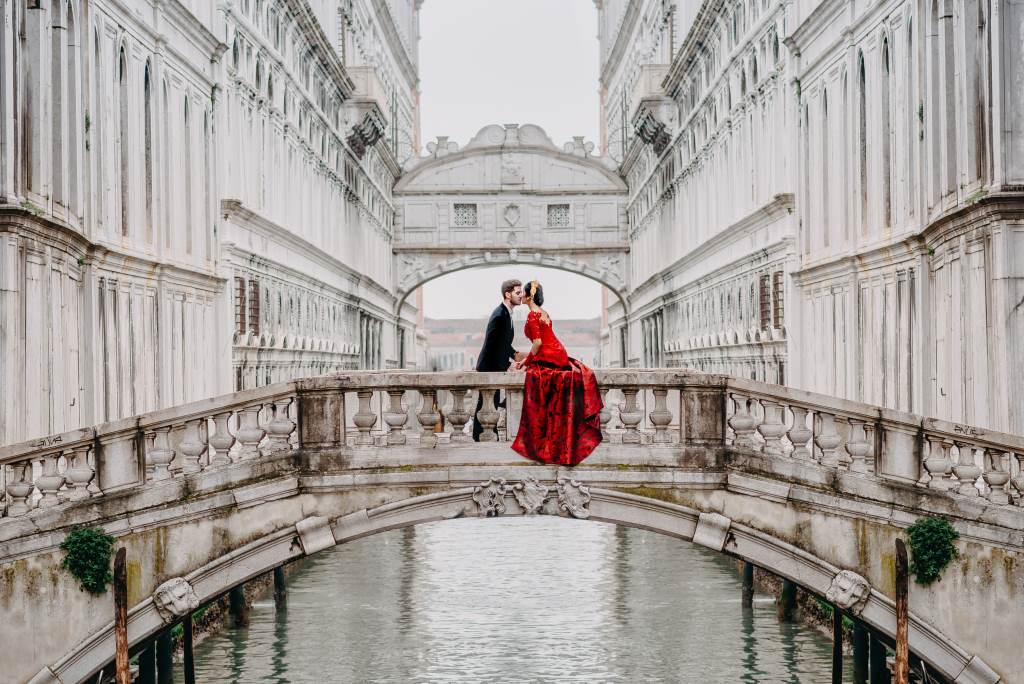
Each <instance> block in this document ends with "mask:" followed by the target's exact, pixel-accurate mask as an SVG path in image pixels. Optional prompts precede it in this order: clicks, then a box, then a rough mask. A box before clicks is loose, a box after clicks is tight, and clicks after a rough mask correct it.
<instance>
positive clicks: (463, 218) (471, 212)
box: [455, 204, 480, 228]
mask: <svg viewBox="0 0 1024 684" xmlns="http://www.w3.org/2000/svg"><path fill="white" fill-rule="evenodd" d="M455 225H456V226H458V227H474V228H475V227H476V226H478V225H480V224H479V222H478V221H477V215H476V205H475V204H456V205H455Z"/></svg>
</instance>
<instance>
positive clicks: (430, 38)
mask: <svg viewBox="0 0 1024 684" xmlns="http://www.w3.org/2000/svg"><path fill="white" fill-rule="evenodd" d="M420 35H421V40H420V90H421V98H420V101H421V110H420V125H421V132H422V140H423V143H424V144H426V143H427V142H429V141H431V140H434V139H435V138H436V137H437V136H438V135H447V136H448V137H449V138H450V139H452V140H454V141H456V142H458V143H459V145H465V144H466V143H467V142H468V141H469V139H470V138H471V137H472V136H473V135H475V134H476V132H477V131H479V130H480V129H481V128H483V127H484V126H486V125H488V124H492V123H496V124H504V123H518V124H524V123H533V124H537V125H539V126H540V127H541V128H543V129H545V130H546V131H547V132H548V135H549V136H550V137H551V139H552V140H553V141H554V143H555V144H556V145H558V146H559V147H561V145H562V144H563V143H565V142H567V141H568V140H570V139H572V136H574V135H582V136H584V137H586V138H587V140H592V141H593V142H594V144H595V145H597V144H598V143H599V140H598V118H599V110H598V92H597V89H598V83H597V70H598V54H597V51H598V45H597V10H596V9H595V8H594V2H593V0H427V1H426V2H425V3H424V4H423V10H422V12H421V15H420ZM510 277H513V278H519V279H520V280H523V281H524V282H525V281H526V280H529V279H532V278H537V279H539V280H541V282H542V283H543V284H544V289H545V295H546V297H547V300H546V302H545V305H544V308H545V309H547V310H548V312H549V313H550V314H551V315H552V317H554V318H562V319H565V318H592V317H594V316H598V315H600V310H601V294H600V292H601V290H600V285H598V284H597V283H595V282H594V281H592V280H588V279H586V278H583V277H581V276H576V275H573V274H571V273H566V272H564V271H554V270H550V269H538V268H534V267H530V268H525V267H520V266H508V267H504V266H502V267H494V268H487V269H483V268H479V269H470V270H467V271H461V272H459V273H456V274H453V275H450V276H445V277H443V278H438V279H437V280H434V281H431V282H429V283H427V284H426V285H425V286H424V288H423V290H424V292H423V296H424V313H425V314H426V315H427V316H429V317H431V318H470V317H475V316H480V317H483V316H486V315H487V314H489V313H490V311H491V310H492V309H493V308H494V307H495V306H496V305H497V303H498V301H499V300H500V295H499V293H498V290H499V288H500V284H501V281H502V280H504V279H506V278H510Z"/></svg>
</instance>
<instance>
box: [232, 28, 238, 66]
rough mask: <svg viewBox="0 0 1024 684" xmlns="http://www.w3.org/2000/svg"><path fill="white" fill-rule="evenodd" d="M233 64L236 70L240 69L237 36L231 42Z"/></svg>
mask: <svg viewBox="0 0 1024 684" xmlns="http://www.w3.org/2000/svg"><path fill="white" fill-rule="evenodd" d="M231 66H233V67H234V69H235V71H238V37H237V36H236V37H235V39H234V41H232V43H231Z"/></svg>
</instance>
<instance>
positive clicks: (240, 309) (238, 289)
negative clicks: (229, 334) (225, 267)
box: [235, 278, 245, 335]
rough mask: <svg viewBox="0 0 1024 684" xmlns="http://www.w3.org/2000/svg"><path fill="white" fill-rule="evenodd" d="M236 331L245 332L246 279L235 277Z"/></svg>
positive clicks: (240, 333) (242, 333) (241, 333)
mask: <svg viewBox="0 0 1024 684" xmlns="http://www.w3.org/2000/svg"><path fill="white" fill-rule="evenodd" d="M235 332H236V333H238V334H239V335H244V334H245V280H243V279H242V278H235Z"/></svg>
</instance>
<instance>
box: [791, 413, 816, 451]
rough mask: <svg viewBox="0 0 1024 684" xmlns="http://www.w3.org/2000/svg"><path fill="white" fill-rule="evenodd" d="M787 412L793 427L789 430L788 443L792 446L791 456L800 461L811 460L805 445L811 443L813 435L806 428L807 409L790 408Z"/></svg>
mask: <svg viewBox="0 0 1024 684" xmlns="http://www.w3.org/2000/svg"><path fill="white" fill-rule="evenodd" d="M789 412H790V413H792V414H793V427H791V428H789V433H788V437H789V441H790V443H791V444H792V445H793V453H792V456H793V458H794V459H797V460H800V461H810V460H813V458H812V456H811V452H810V450H809V449H808V448H807V443H808V442H810V441H811V437H813V436H814V433H812V432H811V430H810V428H808V427H807V409H805V408H804V407H802V406H790V407H789Z"/></svg>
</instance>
